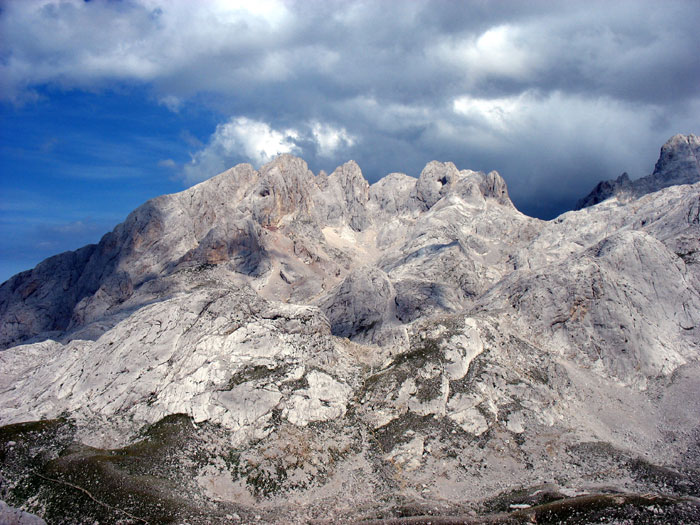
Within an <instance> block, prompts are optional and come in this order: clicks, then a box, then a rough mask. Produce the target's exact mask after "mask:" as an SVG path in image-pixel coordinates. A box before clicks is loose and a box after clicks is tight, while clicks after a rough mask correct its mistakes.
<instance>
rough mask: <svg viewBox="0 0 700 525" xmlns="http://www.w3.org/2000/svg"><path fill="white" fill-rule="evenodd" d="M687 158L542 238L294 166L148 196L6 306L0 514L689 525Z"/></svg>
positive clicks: (476, 189) (446, 165)
mask: <svg viewBox="0 0 700 525" xmlns="http://www.w3.org/2000/svg"><path fill="white" fill-rule="evenodd" d="M693 155H695V157H693ZM692 158H695V159H697V138H696V137H694V136H692V135H691V136H689V137H682V136H676V137H674V138H673V139H671V141H669V143H667V144H666V145H665V146H664V148H663V149H662V154H661V158H660V159H659V162H658V163H657V165H656V169H655V170H654V174H652V175H651V176H650V178H649V179H648V180H649V182H648V183H646V182H645V183H644V184H645V185H647V187H648V188H652V187H656V186H655V185H658V184H660V182H659V181H661V180H662V179H663V180H664V181H666V182H668V184H664V186H663V187H661V189H660V190H659V191H656V192H654V193H648V192H646V191H645V192H641V190H640V193H639V194H637V193H635V196H636V197H637V198H636V200H634V201H632V202H627V201H626V199H618V200H614V199H609V200H605V201H604V202H601V203H600V204H598V205H594V206H590V207H586V208H585V209H582V210H580V211H572V212H569V213H566V214H564V215H562V216H560V217H558V218H557V219H555V220H553V221H548V222H545V221H540V220H537V219H533V218H530V217H527V216H525V215H523V214H521V213H520V212H519V211H518V210H517V209H515V207H514V206H513V205H512V203H511V201H510V199H509V197H508V191H507V188H506V184H505V182H504V181H503V179H502V178H501V177H500V175H498V173H496V172H491V173H488V174H487V173H483V172H475V171H470V170H460V169H458V168H457V167H456V166H455V165H454V164H452V163H450V162H435V161H434V162H430V163H429V164H428V165H427V166H426V167H425V168H424V169H423V171H422V172H421V174H420V177H418V178H417V179H416V178H412V177H409V176H407V175H404V174H400V173H392V174H390V175H387V176H386V177H384V178H383V179H381V180H380V181H379V182H377V183H375V184H373V185H369V184H368V183H367V181H366V180H365V179H364V177H363V176H362V172H361V170H360V167H359V166H358V165H357V164H356V163H355V162H352V161H351V162H348V163H346V164H344V165H342V166H340V167H338V168H337V169H336V170H334V171H333V172H332V173H331V174H330V175H328V174H326V173H323V172H322V173H320V174H318V175H314V174H313V173H312V172H311V171H310V170H309V169H308V166H307V165H306V163H305V162H304V161H303V160H302V159H299V158H296V157H294V156H291V155H282V156H280V157H278V158H276V159H275V160H274V161H273V162H271V163H269V164H267V165H265V166H263V167H262V168H261V169H260V170H255V169H254V168H253V167H252V166H250V165H248V164H241V165H238V166H236V167H234V168H232V169H230V170H228V171H226V172H224V173H222V174H220V175H217V176H216V177H213V178H212V179H210V180H208V181H206V182H203V183H201V184H199V185H197V186H194V187H192V188H190V189H188V190H186V191H183V192H181V193H178V194H173V195H165V196H162V197H158V198H156V199H153V200H151V201H149V202H147V203H145V204H144V205H143V206H141V207H139V208H137V209H136V210H134V211H133V212H132V213H131V214H130V215H129V216H128V217H127V219H126V221H125V222H124V223H122V224H120V225H119V226H117V227H116V228H115V229H114V231H112V232H110V233H108V234H107V235H105V236H104V237H103V238H102V240H101V241H100V242H99V244H97V245H90V246H86V247H84V248H82V249H80V250H77V251H75V252H67V253H64V254H60V255H57V256H55V257H52V258H50V259H47V260H45V261H43V262H42V263H41V264H39V265H38V266H37V267H36V268H34V269H33V270H30V271H27V272H23V273H21V274H18V275H16V276H14V277H12V278H11V279H10V280H8V281H7V282H5V283H4V284H2V286H0V341H1V344H2V345H3V347H4V348H6V349H5V350H4V351H2V352H0V366H1V367H2V371H3V373H2V375H1V376H0V391H2V396H1V397H0V422H2V424H3V425H5V426H4V427H2V428H0V450H1V451H2V455H0V466H1V468H2V472H1V473H2V478H1V479H2V480H3V485H2V487H3V490H2V494H3V496H2V497H3V499H5V500H6V501H7V502H8V503H9V504H10V505H12V506H13V507H18V508H19V507H21V508H22V509H23V510H25V511H31V512H34V513H35V514H38V515H41V516H42V517H44V518H45V519H46V520H47V521H49V522H51V523H76V522H78V523H82V522H90V523H92V522H94V521H95V520H98V521H104V522H118V521H120V520H121V522H124V523H139V522H148V523H180V522H185V521H186V522H188V523H236V522H252V521H257V522H270V523H279V522H292V523H294V522H299V523H305V522H308V521H309V520H313V519H330V520H336V521H352V520H371V519H377V520H379V519H388V518H393V517H400V516H404V517H406V516H413V517H415V519H416V520H418V521H420V520H428V519H433V518H428V517H427V516H429V515H430V516H433V517H434V516H436V515H437V516H443V517H445V518H446V519H447V518H449V519H452V518H455V519H457V518H456V517H460V516H461V517H462V518H463V519H465V520H467V519H473V520H475V522H479V521H478V519H480V518H477V517H476V516H477V515H483V516H487V517H486V518H484V519H492V518H493V517H492V516H491V517H488V516H490V515H491V514H494V513H510V515H509V516H507V517H504V515H503V514H501V515H500V517H499V518H498V519H501V518H503V519H512V520H530V521H542V520H545V519H551V516H552V515H555V514H556V516H558V518H557V519H560V518H561V519H567V517H573V516H578V517H581V516H583V518H581V519H584V520H588V521H589V522H598V521H605V520H608V521H609V520H612V519H623V518H627V517H628V516H630V515H632V516H640V519H643V520H644V519H646V520H647V521H651V520H656V519H662V520H665V521H669V522H680V521H684V520H685V521H686V522H690V521H694V520H697V519H698V518H700V509H699V508H698V506H697V502H696V501H695V500H693V499H692V498H690V497H689V496H692V495H695V494H697V493H698V491H699V490H700V486H699V485H698V481H697V480H698V479H700V475H699V474H700V451H699V450H698V445H697V444H698V436H700V426H699V425H700V423H699V422H698V418H697V414H698V413H700V395H698V394H700V360H699V359H698V358H699V357H700V337H699V335H698V334H699V332H698V330H700V264H698V263H699V258H698V253H700V183H697V182H696V183H692V184H686V182H691V181H692V177H693V174H692V170H693V164H692ZM695 162H697V161H695ZM695 169H696V171H697V165H695ZM625 180H626V179H623V180H622V181H620V183H619V184H618V186H619V185H622V184H623V183H625ZM655 181H656V182H655ZM669 181H677V182H679V183H680V182H682V183H683V185H671V184H675V183H673V182H669ZM628 183H629V184H630V185H631V186H632V187H634V188H637V187H641V185H639V184H640V183H638V182H628ZM615 184H617V182H615V183H612V184H611V187H612V186H615ZM635 191H637V190H635ZM642 193H644V195H642ZM601 195H602V193H601ZM611 492H613V493H614V494H612V495H611ZM6 507H7V506H5V507H0V513H1V512H5V510H3V509H4V508H6ZM7 508H9V507H7ZM8 512H10V511H8ZM12 512H14V511H12ZM552 513H555V514H552ZM2 516H3V514H0V517H2ZM421 516H422V517H421ZM467 516H470V518H467ZM548 516H549V518H548ZM460 519H461V518H460ZM493 519H496V518H493Z"/></svg>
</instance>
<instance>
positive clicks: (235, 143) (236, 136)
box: [183, 117, 300, 183]
mask: <svg viewBox="0 0 700 525" xmlns="http://www.w3.org/2000/svg"><path fill="white" fill-rule="evenodd" d="M298 137H299V133H298V131H296V130H294V129H287V130H284V131H277V130H274V129H272V128H271V127H270V126H269V125H268V124H266V123H265V122H261V121H258V120H251V119H249V118H246V117H236V118H232V119H231V120H229V121H228V122H226V123H225V124H219V125H218V126H217V127H216V131H215V132H214V134H213V135H212V136H211V137H210V139H209V142H208V143H207V145H206V146H205V147H204V148H203V149H201V150H199V151H197V152H196V153H195V154H194V155H193V156H192V160H191V161H190V163H189V164H187V165H185V166H184V168H183V174H184V177H185V180H187V181H188V182H190V183H192V182H199V181H202V180H204V179H208V178H209V177H212V176H213V175H216V174H217V173H220V172H222V171H224V170H225V169H226V168H228V167H230V165H231V164H232V163H234V159H243V160H246V161H250V162H252V163H253V164H255V165H256V166H257V167H259V166H260V165H262V164H264V163H266V162H269V161H270V160H272V158H274V157H275V156H276V155H279V154H280V153H300V150H299V148H298V147H297V146H296V144H295V143H294V140H295V139H297V138H298Z"/></svg>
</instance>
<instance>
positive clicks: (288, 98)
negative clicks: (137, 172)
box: [0, 0, 700, 215]
mask: <svg viewBox="0 0 700 525" xmlns="http://www.w3.org/2000/svg"><path fill="white" fill-rule="evenodd" d="M698 19H700V4H698V3H697V2H691V1H683V0H670V1H667V2H658V1H656V0H635V1H632V0H620V1H618V2H613V3H611V2H608V1H603V0H599V1H590V2H585V3H583V2H582V3H570V2H560V3H555V2H548V1H539V2H538V1H535V2H522V1H520V0H504V1H502V2H498V3H496V4H494V3H488V2H482V1H480V0H474V1H466V2H441V3H437V4H436V3H434V2H429V1H427V0H423V1H421V0H416V1H412V2H403V1H399V0H395V1H385V2H361V1H358V2H340V1H338V2H293V1H291V2H286V1H278V0H266V1H262V2H255V3H251V2H243V1H240V2H229V1H223V0H221V1H214V0H210V1H207V2H191V1H187V0H172V1H167V2H166V1H164V0H130V1H129V2H107V1H93V2H88V3H86V2H82V1H79V0H60V1H59V0H36V1H27V2H20V1H16V2H7V3H5V4H4V5H3V9H2V11H1V12H0V35H2V37H0V38H1V40H0V98H3V99H4V100H13V101H27V100H29V99H31V97H32V96H36V93H42V91H41V90H42V87H45V86H51V87H54V88H55V87H59V88H63V89H76V88H77V89H90V90H98V91H99V90H101V89H102V90H109V89H111V88H112V87H113V86H124V85H126V86H130V85H137V86H147V88H148V89H149V90H150V92H151V93H152V97H153V100H154V101H157V103H159V104H162V105H164V106H165V107H167V108H169V109H170V110H171V111H173V112H177V115H178V117H181V118H182V119H183V120H184V119H186V118H187V115H188V108H190V107H191V106H198V107H205V108H207V110H208V111H211V112H212V114H213V115H214V116H215V117H214V118H215V119H217V120H216V121H217V122H218V126H216V127H215V124H211V128H210V129H208V130H205V131H201V130H199V131H198V132H196V133H195V132H194V131H192V130H190V131H191V133H190V134H189V135H187V134H186V133H183V137H185V136H187V137H188V139H187V142H188V143H189V146H190V147H191V148H192V151H193V152H194V153H193V154H192V160H191V162H190V163H188V164H186V165H185V166H183V167H182V175H183V180H185V181H186V182H187V183H193V182H196V181H200V180H202V179H203V178H206V177H209V176H212V175H213V174H215V173H218V172H220V171H222V170H224V169H226V168H227V167H229V166H230V165H232V164H234V163H236V162H240V161H249V162H253V163H254V164H256V165H258V164H260V163H262V162H265V161H266V160H267V159H269V158H271V157H272V156H274V155H275V154H277V153H280V152H285V151H289V152H294V153H297V154H300V155H302V156H304V158H306V159H307V161H309V164H310V166H311V167H312V169H315V170H318V169H319V168H323V169H329V168H330V169H332V168H333V167H334V166H332V165H331V164H333V163H335V164H336V165H337V164H340V163H342V162H343V161H345V160H347V159H348V156H349V155H352V157H353V158H354V159H355V160H357V161H358V163H359V164H360V166H361V167H362V168H363V170H364V171H365V173H366V174H367V175H368V177H369V178H370V179H374V180H376V179H377V178H379V177H380V176H382V175H384V174H386V173H389V172H391V171H397V170H402V171H406V172H408V173H410V174H413V175H416V174H418V173H419V172H420V169H421V168H422V166H423V165H424V164H425V162H427V161H429V160H432V159H433V158H438V157H439V158H441V159H442V160H453V161H455V162H459V163H460V164H461V167H465V168H467V167H470V168H477V169H486V170H488V169H493V168H497V169H499V170H501V171H502V172H503V175H504V176H505V177H506V180H507V181H508V183H509V185H510V187H511V194H512V195H513V196H514V197H515V198H516V200H518V199H519V202H520V203H521V204H522V206H523V207H525V208H527V207H528V206H529V208H528V209H529V210H535V209H536V208H537V206H539V203H538V201H539V200H541V199H543V198H544V197H545V196H546V195H549V196H550V197H551V198H552V199H554V197H553V196H552V195H551V192H552V191H554V190H553V189H552V188H558V191H560V194H559V196H558V197H557V198H558V199H559V201H558V204H556V205H555V206H550V207H549V208H548V211H541V210H540V212H541V213H542V214H543V215H551V214H553V213H556V212H558V211H561V210H563V209H564V208H565V207H566V204H564V202H565V201H566V200H567V199H568V200H575V198H574V197H572V196H571V195H572V194H573V193H574V192H580V191H587V189H588V188H589V187H591V186H592V185H593V184H595V182H597V181H598V180H599V179H601V178H609V177H613V176H617V175H618V174H619V171H622V170H628V171H630V172H633V173H634V172H636V173H638V174H639V175H643V174H645V173H646V172H648V171H649V170H650V169H651V167H652V165H653V158H651V160H650V157H653V156H655V155H656V153H657V152H658V148H659V146H660V145H661V144H662V143H663V142H664V141H665V140H666V139H667V138H668V137H669V136H670V135H672V134H674V133H676V132H696V133H697V132H698V131H700V116H698V115H700V114H699V113H697V112H695V113H694V112H693V111H691V109H693V108H697V107H698V100H700V87H699V86H700V54H698V53H697V49H699V48H700V32H698V31H697V27H696V26H697V20H698ZM35 92H36V93H35ZM231 116H233V117H231ZM183 127H187V125H186V124H184V125H183ZM214 127H215V129H214ZM207 134H210V135H211V136H210V137H209V138H208V140H206V139H204V137H206V135H207ZM202 141H203V142H205V144H202V143H201V142H202ZM498 152H500V153H498ZM156 158H159V157H156ZM528 163H531V164H530V165H529V166H528V165H527V164H528ZM649 163H651V164H649ZM645 166H646V167H645ZM555 182H556V183H559V184H556V183H555ZM548 192H549V193H548ZM579 196H580V195H579ZM548 198H549V197H548ZM540 212H538V213H540Z"/></svg>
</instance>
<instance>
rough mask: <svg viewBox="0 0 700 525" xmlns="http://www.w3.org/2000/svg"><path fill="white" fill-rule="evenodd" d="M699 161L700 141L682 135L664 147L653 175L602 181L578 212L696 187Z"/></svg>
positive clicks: (582, 200) (669, 141)
mask: <svg viewBox="0 0 700 525" xmlns="http://www.w3.org/2000/svg"><path fill="white" fill-rule="evenodd" d="M699 159H700V138H698V137H697V136H696V135H693V134H689V135H682V134H680V133H678V134H676V135H674V136H673V137H671V138H670V139H668V140H667V141H666V143H665V144H664V145H663V146H661V151H660V153H659V160H658V161H656V165H655V166H654V172H653V173H652V174H651V175H647V176H646V177H642V178H641V179H637V180H634V181H632V180H630V178H629V176H628V175H627V173H623V174H622V175H620V176H619V177H618V178H617V179H616V180H607V181H601V182H599V183H598V184H597V185H596V187H595V188H593V191H591V192H590V193H589V194H588V195H587V196H586V197H584V198H583V199H581V200H580V201H578V203H577V204H576V206H575V207H574V209H575V210H579V209H581V208H586V207H588V206H594V205H596V204H598V203H600V202H603V201H604V200H607V199H609V198H611V197H614V196H617V197H618V198H624V199H635V198H639V197H641V196H642V195H646V194H647V193H653V192H655V191H659V190H661V189H663V188H666V187H668V186H675V185H679V184H694V183H696V182H698V181H700V160H699Z"/></svg>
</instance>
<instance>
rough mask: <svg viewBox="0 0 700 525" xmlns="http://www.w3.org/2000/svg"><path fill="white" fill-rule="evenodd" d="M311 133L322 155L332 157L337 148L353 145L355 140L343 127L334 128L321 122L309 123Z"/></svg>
mask: <svg viewBox="0 0 700 525" xmlns="http://www.w3.org/2000/svg"><path fill="white" fill-rule="evenodd" d="M311 133H312V135H313V138H314V141H315V142H316V144H317V145H318V154H319V155H320V156H322V157H332V156H333V155H334V154H335V153H336V152H337V151H338V149H339V148H342V147H345V148H347V147H350V146H353V145H354V144H355V142H356V141H357V139H356V137H354V136H352V135H350V134H349V133H348V131H347V130H346V129H345V128H335V127H333V126H331V125H330V124H323V123H321V122H313V123H312V124H311Z"/></svg>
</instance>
